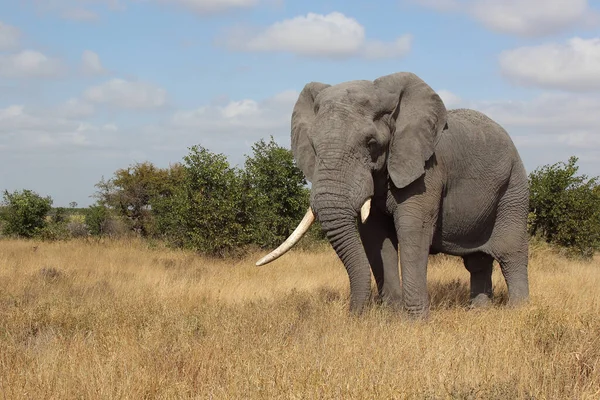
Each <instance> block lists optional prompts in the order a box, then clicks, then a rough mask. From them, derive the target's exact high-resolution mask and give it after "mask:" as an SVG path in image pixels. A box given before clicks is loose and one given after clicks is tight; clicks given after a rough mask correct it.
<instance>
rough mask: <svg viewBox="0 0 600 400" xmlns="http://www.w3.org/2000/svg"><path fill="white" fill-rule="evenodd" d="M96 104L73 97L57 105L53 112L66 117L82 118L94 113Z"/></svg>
mask: <svg viewBox="0 0 600 400" xmlns="http://www.w3.org/2000/svg"><path fill="white" fill-rule="evenodd" d="M94 111H95V109H94V106H93V105H92V104H90V103H88V102H86V101H84V100H81V99H78V98H71V99H69V100H67V101H66V102H64V103H62V104H60V105H59V106H58V107H56V109H55V110H53V112H55V113H56V114H57V115H59V116H61V117H64V118H82V117H89V116H91V115H93V114H94Z"/></svg>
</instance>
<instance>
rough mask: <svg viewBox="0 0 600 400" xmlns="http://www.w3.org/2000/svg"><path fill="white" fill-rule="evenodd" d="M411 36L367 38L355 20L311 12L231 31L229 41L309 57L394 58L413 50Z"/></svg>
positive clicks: (250, 48)
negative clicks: (260, 27) (251, 29)
mask: <svg viewBox="0 0 600 400" xmlns="http://www.w3.org/2000/svg"><path fill="white" fill-rule="evenodd" d="M411 39H412V37H411V36H410V35H404V36H401V37H399V38H397V39H396V40H394V41H393V42H389V43H385V42H380V41H368V40H366V37H365V28H364V27H363V26H362V25H361V24H360V23H358V21H356V19H354V18H350V17H347V16H345V15H344V14H342V13H339V12H332V13H330V14H327V15H321V14H315V13H308V14H307V15H306V16H297V17H294V18H291V19H286V20H283V21H281V22H276V23H274V24H273V25H271V26H269V27H268V28H266V29H264V30H262V31H259V32H255V33H251V32H248V31H245V30H239V31H232V32H231V34H230V36H229V38H228V39H227V41H226V44H227V46H228V47H230V48H232V49H235V50H243V51H254V52H290V53H294V54H297V55H301V56H309V57H331V58H346V57H352V56H362V57H365V58H395V57H402V56H404V55H405V54H406V53H407V52H408V51H410V46H411Z"/></svg>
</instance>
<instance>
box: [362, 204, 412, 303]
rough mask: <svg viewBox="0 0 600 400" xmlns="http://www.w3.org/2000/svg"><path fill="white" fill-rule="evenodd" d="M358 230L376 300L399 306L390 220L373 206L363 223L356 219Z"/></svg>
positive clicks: (400, 297) (394, 240) (393, 230)
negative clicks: (373, 284) (368, 265)
mask: <svg viewBox="0 0 600 400" xmlns="http://www.w3.org/2000/svg"><path fill="white" fill-rule="evenodd" d="M358 230H359V233H360V238H361V241H362V243H363V246H364V248H365V252H366V253H367V258H368V260H369V264H370V265H371V270H372V271H373V276H374V277H375V282H376V283H377V290H378V293H379V300H380V301H382V302H383V303H384V304H386V305H390V306H392V307H398V308H400V307H402V290H401V287H400V273H399V270H398V239H397V238H396V229H395V228H394V223H393V220H392V219H391V218H390V217H387V216H386V215H384V214H383V213H382V212H381V211H379V210H378V209H377V208H376V207H373V208H372V209H371V214H370V215H369V218H368V219H367V221H366V222H365V223H364V224H362V223H361V222H360V221H359V223H358Z"/></svg>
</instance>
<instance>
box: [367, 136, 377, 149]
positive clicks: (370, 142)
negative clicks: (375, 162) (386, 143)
mask: <svg viewBox="0 0 600 400" xmlns="http://www.w3.org/2000/svg"><path fill="white" fill-rule="evenodd" d="M367 146H368V147H369V150H371V151H374V150H376V149H377V140H375V138H370V139H367Z"/></svg>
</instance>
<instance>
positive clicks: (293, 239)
mask: <svg viewBox="0 0 600 400" xmlns="http://www.w3.org/2000/svg"><path fill="white" fill-rule="evenodd" d="M314 221H315V214H313V212H312V210H311V208H310V207H308V210H307V211H306V214H304V218H302V221H300V223H299V224H298V226H297V227H296V229H295V230H294V232H292V234H291V235H290V236H289V237H288V238H287V239H285V242H283V243H281V244H280V245H279V247H278V248H276V249H275V250H273V251H272V252H270V253H269V254H267V255H266V256H264V257H263V258H261V259H260V260H258V261H257V262H256V265H258V266H260V265H265V264H268V263H270V262H271V261H273V260H276V259H278V258H279V257H281V256H282V255H284V254H285V253H287V252H288V250H289V249H291V248H292V247H293V246H294V245H295V244H296V243H298V241H299V240H300V239H302V236H304V234H305V233H306V231H308V228H310V226H311V225H312V223H313V222H314Z"/></svg>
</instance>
